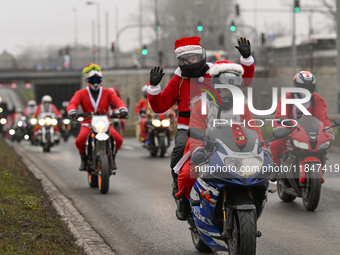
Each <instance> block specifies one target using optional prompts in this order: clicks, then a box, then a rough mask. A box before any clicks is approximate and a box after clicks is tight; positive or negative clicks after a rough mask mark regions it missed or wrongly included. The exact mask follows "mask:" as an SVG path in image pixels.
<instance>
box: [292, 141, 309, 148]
mask: <svg viewBox="0 0 340 255" xmlns="http://www.w3.org/2000/svg"><path fill="white" fill-rule="evenodd" d="M293 143H294V146H295V147H298V148H300V149H303V150H309V145H308V143H304V142H300V141H298V140H293Z"/></svg>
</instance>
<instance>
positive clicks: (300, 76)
mask: <svg viewBox="0 0 340 255" xmlns="http://www.w3.org/2000/svg"><path fill="white" fill-rule="evenodd" d="M293 85H294V87H298V88H304V89H307V90H309V92H310V93H311V94H313V93H314V92H315V87H316V78H315V76H314V75H313V74H312V73H311V72H309V71H301V72H298V73H297V74H295V76H294V78H293Z"/></svg>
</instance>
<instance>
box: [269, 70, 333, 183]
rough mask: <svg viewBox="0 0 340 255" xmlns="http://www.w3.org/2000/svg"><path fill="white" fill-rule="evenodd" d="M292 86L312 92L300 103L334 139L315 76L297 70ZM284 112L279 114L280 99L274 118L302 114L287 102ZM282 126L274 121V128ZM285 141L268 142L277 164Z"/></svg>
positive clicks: (290, 117)
mask: <svg viewBox="0 0 340 255" xmlns="http://www.w3.org/2000/svg"><path fill="white" fill-rule="evenodd" d="M293 86H294V87H297V88H304V89H307V90H309V92H310V93H311V94H312V97H311V99H310V100H309V101H308V102H307V103H304V104H302V105H303V106H304V107H305V108H306V109H307V110H308V111H309V112H310V113H311V114H312V116H314V117H316V118H317V119H318V120H319V121H321V122H322V123H323V125H324V127H325V128H326V130H327V131H328V132H329V134H330V135H331V136H332V141H333V140H334V139H335V134H334V132H333V129H332V128H331V123H330V122H329V118H328V115H327V105H326V102H325V100H324V99H323V98H322V97H321V96H320V95H319V94H318V93H316V92H315V88H316V78H315V76H314V75H313V74H312V73H311V72H309V71H300V72H298V73H297V74H296V75H295V76H294V78H293ZM286 98H287V99H290V98H303V95H301V93H287V94H286ZM286 113H287V115H282V114H281V99H280V101H279V103H278V104H277V108H276V112H275V119H279V118H287V119H294V120H297V119H299V118H300V117H302V116H303V113H302V112H301V111H300V109H298V108H297V107H296V105H291V104H287V105H286ZM280 127H282V126H281V125H279V124H277V123H276V122H274V129H276V128H280ZM286 142H287V139H282V140H276V141H273V142H271V144H270V151H271V152H272V155H273V157H272V160H273V162H274V163H275V164H277V165H278V166H279V165H281V163H280V157H281V154H282V152H283V150H284V145H285V143H286ZM277 175H278V173H277V172H275V173H274V175H273V177H272V178H271V181H275V180H276V179H277Z"/></svg>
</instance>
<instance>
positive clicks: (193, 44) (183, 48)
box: [174, 36, 202, 57]
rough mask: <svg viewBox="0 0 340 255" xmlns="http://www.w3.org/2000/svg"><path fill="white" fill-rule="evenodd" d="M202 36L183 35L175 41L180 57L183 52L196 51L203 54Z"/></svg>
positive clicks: (176, 51) (176, 50)
mask: <svg viewBox="0 0 340 255" xmlns="http://www.w3.org/2000/svg"><path fill="white" fill-rule="evenodd" d="M200 40H201V38H199V37H198V36H194V37H183V38H181V39H179V40H177V41H176V42H175V49H174V50H175V54H176V57H179V56H181V55H183V54H188V53H196V54H202V46H201V44H200Z"/></svg>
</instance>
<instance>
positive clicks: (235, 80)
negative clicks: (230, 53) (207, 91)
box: [211, 74, 243, 87]
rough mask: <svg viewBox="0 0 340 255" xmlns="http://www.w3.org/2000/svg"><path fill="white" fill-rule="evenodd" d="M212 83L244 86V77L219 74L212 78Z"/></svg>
mask: <svg viewBox="0 0 340 255" xmlns="http://www.w3.org/2000/svg"><path fill="white" fill-rule="evenodd" d="M211 84H212V85H213V84H230V85H235V86H241V87H242V86H243V79H242V77H240V76H226V75H224V74H220V75H219V76H216V77H212V78H211Z"/></svg>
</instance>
